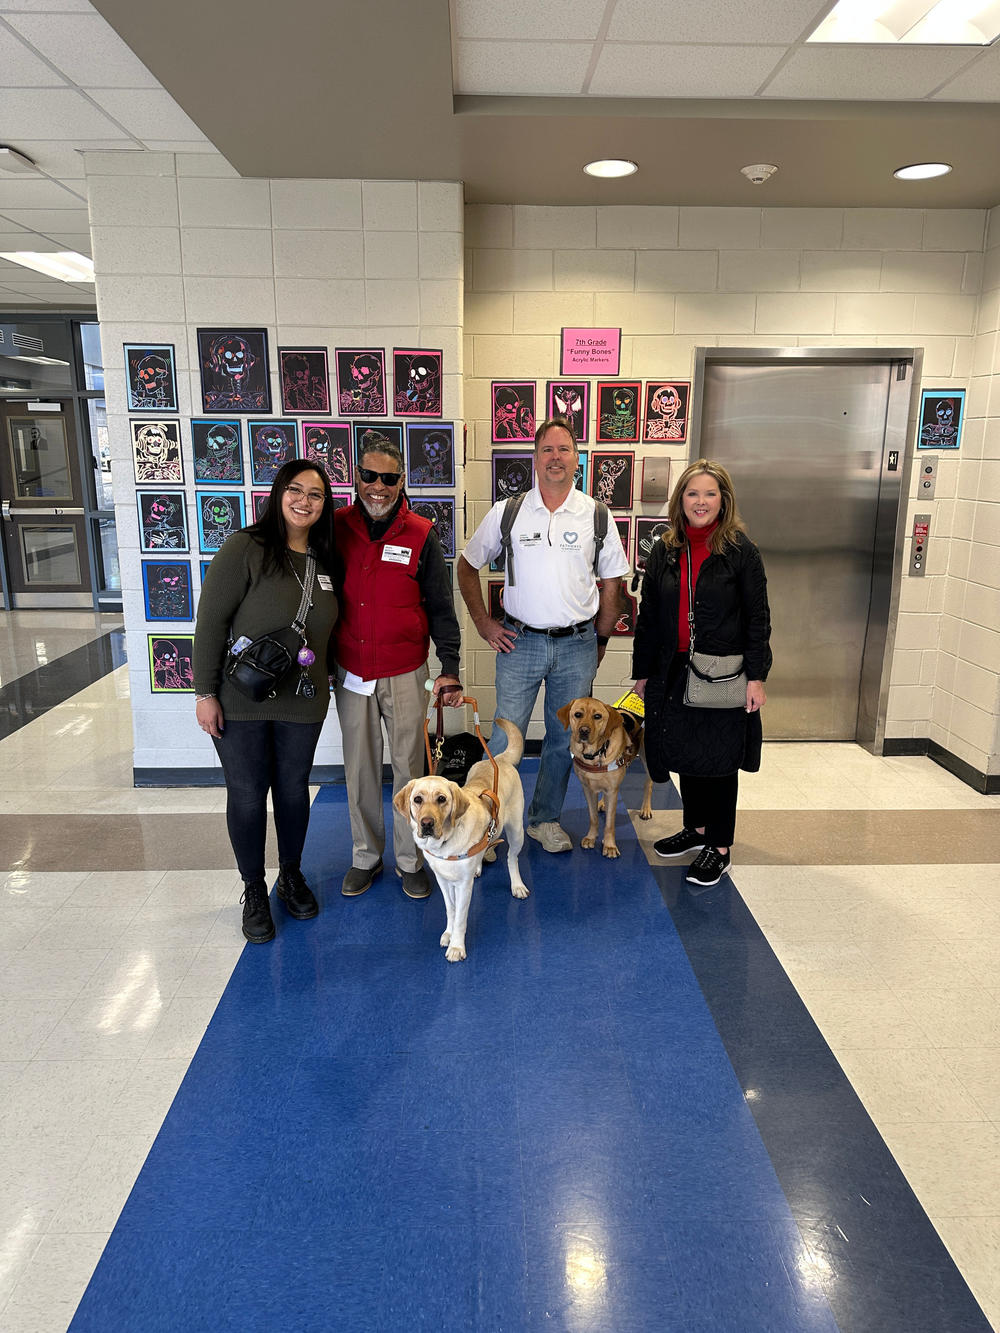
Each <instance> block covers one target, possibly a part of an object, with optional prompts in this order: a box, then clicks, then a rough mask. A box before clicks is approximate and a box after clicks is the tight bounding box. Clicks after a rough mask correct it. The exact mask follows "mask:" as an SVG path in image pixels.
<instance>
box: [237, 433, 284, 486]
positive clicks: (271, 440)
mask: <svg viewBox="0 0 1000 1333" xmlns="http://www.w3.org/2000/svg"><path fill="white" fill-rule="evenodd" d="M247 430H248V431H249V433H250V479H251V481H252V482H253V484H254V485H255V486H270V484H271V482H272V481H274V479H275V477H276V476H277V475H278V469H279V468H281V467H282V466H283V465H284V464H285V463H287V462H288V461H289V460H290V459H292V458H294V457H295V422H294V421H248V422H247Z"/></svg>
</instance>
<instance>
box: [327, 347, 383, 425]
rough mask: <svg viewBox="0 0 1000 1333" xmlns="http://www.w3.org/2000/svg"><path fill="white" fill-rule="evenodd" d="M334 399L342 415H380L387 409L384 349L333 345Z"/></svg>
mask: <svg viewBox="0 0 1000 1333" xmlns="http://www.w3.org/2000/svg"><path fill="white" fill-rule="evenodd" d="M336 356H337V395H338V396H337V401H338V403H339V405H340V411H341V413H342V415H343V416H345V417H380V416H384V415H385V413H386V412H387V411H388V407H387V405H386V392H385V352H383V350H382V349H381V348H380V347H368V348H364V347H362V348H358V349H357V350H355V349H343V348H338V349H337V353H336Z"/></svg>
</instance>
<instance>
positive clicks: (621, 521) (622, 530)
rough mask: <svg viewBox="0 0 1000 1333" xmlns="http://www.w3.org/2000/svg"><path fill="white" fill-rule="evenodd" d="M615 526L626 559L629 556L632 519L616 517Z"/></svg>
mask: <svg viewBox="0 0 1000 1333" xmlns="http://www.w3.org/2000/svg"><path fill="white" fill-rule="evenodd" d="M615 527H616V528H617V529H618V536H619V537H620V538H621V543H622V550H623V551H624V552H625V559H626V560H627V559H628V558H629V554H628V548H629V544H630V542H631V539H632V520H631V519H630V518H616V519H615Z"/></svg>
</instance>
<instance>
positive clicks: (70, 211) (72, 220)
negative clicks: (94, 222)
mask: <svg viewBox="0 0 1000 1333" xmlns="http://www.w3.org/2000/svg"><path fill="white" fill-rule="evenodd" d="M3 216H4V217H5V218H7V220H8V221H10V222H13V223H14V224H15V225H16V226H18V227H30V228H31V230H32V231H40V232H43V233H45V234H48V233H49V232H51V231H57V230H58V231H89V230H90V218H89V217H88V216H87V210H86V209H85V208H5V209H4V210H3Z"/></svg>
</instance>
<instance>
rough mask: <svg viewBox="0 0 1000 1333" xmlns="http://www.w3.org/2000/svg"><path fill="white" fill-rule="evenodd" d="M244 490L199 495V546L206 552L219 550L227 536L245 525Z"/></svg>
mask: <svg viewBox="0 0 1000 1333" xmlns="http://www.w3.org/2000/svg"><path fill="white" fill-rule="evenodd" d="M243 506H244V500H243V492H242V491H232V492H229V493H227V492H225V491H220V492H219V493H218V494H207V495H206V494H201V495H199V496H198V548H199V550H201V551H204V552H206V553H208V552H215V551H217V550H219V548H220V547H221V546H222V544H223V542H224V541H225V540H226V538H227V537H231V536H232V535H233V533H234V532H237V531H238V530H239V529H240V528H242V527H243V523H244V508H243Z"/></svg>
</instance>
